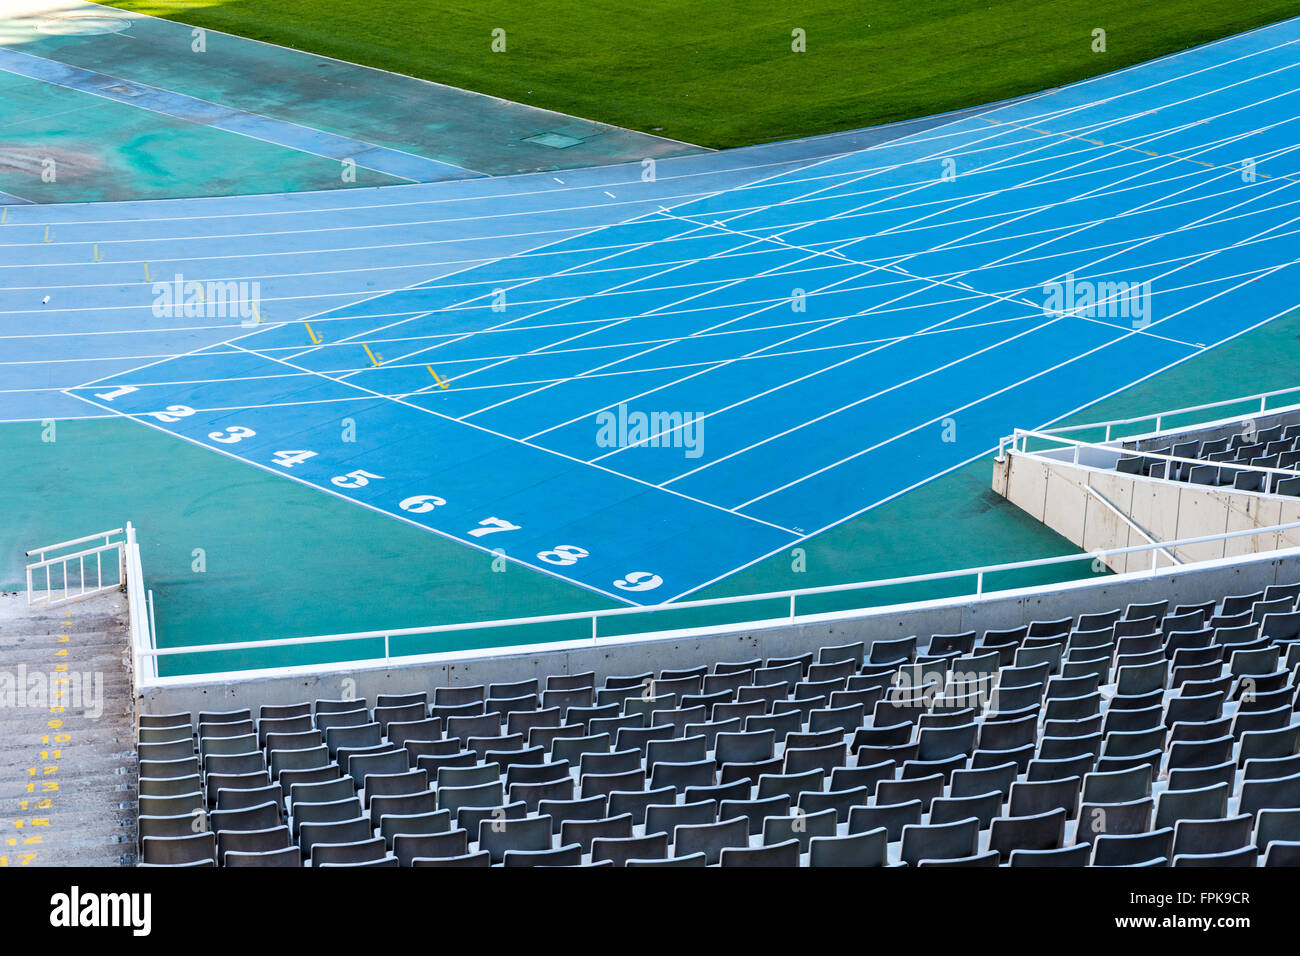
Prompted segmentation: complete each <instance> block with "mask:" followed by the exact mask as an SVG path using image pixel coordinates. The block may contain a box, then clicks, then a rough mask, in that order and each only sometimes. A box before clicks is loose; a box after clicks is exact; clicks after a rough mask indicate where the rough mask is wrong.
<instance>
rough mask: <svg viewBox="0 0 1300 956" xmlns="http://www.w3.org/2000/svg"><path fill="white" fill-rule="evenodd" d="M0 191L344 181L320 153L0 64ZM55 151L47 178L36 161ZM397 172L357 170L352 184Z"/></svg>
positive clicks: (231, 188) (255, 188)
mask: <svg viewBox="0 0 1300 956" xmlns="http://www.w3.org/2000/svg"><path fill="white" fill-rule="evenodd" d="M0 119H2V120H3V122H2V123H0V191H3V192H7V193H11V194H12V195H15V196H18V197H20V198H22V199H26V200H29V201H31V202H99V201H102V200H108V199H170V198H175V197H186V196H229V195H238V194H240V193H277V192H293V191H297V190H302V189H337V188H341V187H343V186H344V185H345V184H344V183H343V181H342V179H341V177H340V176H339V164H338V163H337V162H336V161H334V160H330V159H325V158H324V157H321V156H311V155H308V154H306V153H302V152H298V151H297V150H291V149H285V148H284V147H281V146H275V145H272V144H270V143H259V142H257V141H256V140H252V139H249V138H248V137H246V136H238V135H236V134H234V133H227V132H223V131H222V130H219V129H213V128H211V127H209V126H199V125H196V124H194V123H187V122H185V121H184V120H178V119H171V118H169V117H165V116H159V115H158V114H157V113H150V112H147V111H145V110H140V109H136V108H135V107H133V106H128V105H125V104H122V103H114V102H112V101H110V100H105V99H102V98H100V97H97V96H91V95H89V94H87V93H79V92H77V91H76V90H68V89H64V88H62V87H58V86H51V85H49V84H46V83H41V82H39V81H37V80H31V79H28V78H26V77H21V76H14V75H12V74H10V73H2V72H0ZM45 159H53V160H54V161H55V164H56V165H55V167H54V171H55V172H54V178H53V179H52V180H49V179H47V178H44V177H43V176H42V172H43V167H42V161H43V160H45ZM399 182H405V180H401V179H395V178H394V177H392V176H385V175H383V174H382V173H376V172H372V171H371V170H368V169H358V170H356V185H358V186H382V185H386V184H389V183H399Z"/></svg>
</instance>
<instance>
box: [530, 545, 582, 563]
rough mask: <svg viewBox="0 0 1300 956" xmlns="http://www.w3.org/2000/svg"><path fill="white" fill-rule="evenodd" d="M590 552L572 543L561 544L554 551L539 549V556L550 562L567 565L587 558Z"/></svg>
mask: <svg viewBox="0 0 1300 956" xmlns="http://www.w3.org/2000/svg"><path fill="white" fill-rule="evenodd" d="M590 553H591V552H590V551H586V550H584V549H582V548H579V547H577V546H575V545H572V544H559V545H556V546H555V550H554V551H539V552H538V553H537V557H538V558H540V559H541V560H543V561H545V562H547V563H548V564H558V565H562V566H567V565H570V564H577V563H578V559H579V558H585V557H586V556H587V555H589V554H590Z"/></svg>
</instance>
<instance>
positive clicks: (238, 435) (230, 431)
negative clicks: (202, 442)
mask: <svg viewBox="0 0 1300 956" xmlns="http://www.w3.org/2000/svg"><path fill="white" fill-rule="evenodd" d="M256 434H257V432H255V431H253V430H252V429H251V428H245V427H244V426H243V425H232V426H230V427H229V428H227V429H226V430H225V431H224V432H210V433H209V434H208V438H210V439H212V440H213V441H216V442H221V444H223V445H233V444H234V443H235V442H239V441H243V440H244V439H245V438H252V437H253V436H254V435H256Z"/></svg>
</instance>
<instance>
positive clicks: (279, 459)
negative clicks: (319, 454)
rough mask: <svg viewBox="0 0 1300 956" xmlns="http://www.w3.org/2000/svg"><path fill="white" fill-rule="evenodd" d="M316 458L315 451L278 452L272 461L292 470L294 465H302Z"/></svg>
mask: <svg viewBox="0 0 1300 956" xmlns="http://www.w3.org/2000/svg"><path fill="white" fill-rule="evenodd" d="M315 457H316V453H315V452H314V451H277V452H276V453H275V457H274V458H272V459H271V461H273V462H274V463H275V464H277V465H279V466H280V467H281V468H292V467H293V466H294V465H301V464H302V463H303V462H304V461H306V460H307V459H308V458H315Z"/></svg>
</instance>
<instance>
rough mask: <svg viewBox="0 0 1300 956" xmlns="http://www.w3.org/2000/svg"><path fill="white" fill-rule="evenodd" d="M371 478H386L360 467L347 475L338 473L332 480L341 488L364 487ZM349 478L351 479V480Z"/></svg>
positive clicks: (379, 479) (377, 479) (381, 479)
mask: <svg viewBox="0 0 1300 956" xmlns="http://www.w3.org/2000/svg"><path fill="white" fill-rule="evenodd" d="M371 478H373V479H374V480H375V481H383V480H384V476H383V475H372V474H371V473H370V472H368V471H362V470H361V469H359V468H358V469H357V470H356V471H349V472H348V473H347V474H346V475H336V476H334V477H333V478H331V479H330V481H331V482H332V483H333V484H335V485H338V486H339V487H340V488H364V487H365V486H366V485H368V484H370V479H371ZM349 479H351V480H350V481H349Z"/></svg>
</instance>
